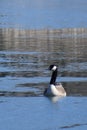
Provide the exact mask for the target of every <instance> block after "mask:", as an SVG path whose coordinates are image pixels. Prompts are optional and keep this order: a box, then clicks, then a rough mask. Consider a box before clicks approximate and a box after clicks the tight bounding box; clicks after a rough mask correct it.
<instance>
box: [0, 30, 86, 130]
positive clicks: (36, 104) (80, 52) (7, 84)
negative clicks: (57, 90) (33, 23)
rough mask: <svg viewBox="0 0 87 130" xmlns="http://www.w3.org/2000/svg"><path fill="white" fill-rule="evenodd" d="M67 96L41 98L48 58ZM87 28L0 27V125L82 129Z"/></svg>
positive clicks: (23, 128)
mask: <svg viewBox="0 0 87 130" xmlns="http://www.w3.org/2000/svg"><path fill="white" fill-rule="evenodd" d="M53 63H55V64H57V65H58V68H59V70H58V78H57V82H62V84H63V86H64V88H65V89H66V92H67V97H65V98H61V97H56V98H55V97H54V98H50V99H49V98H46V97H44V96H43V92H44V89H45V88H46V87H48V84H49V80H50V75H51V73H50V72H49V71H48V70H47V68H48V66H49V65H50V64H53ZM86 110H87V29H83V28H81V29H60V30H48V29H47V30H46V29H45V30H18V29H0V111H1V112H0V128H1V129H2V130H5V129H7V130H10V129H12V130H18V129H19V130H20V129H21V130H36V129H39V130H62V129H64V130H66V129H70V130H71V129H74V130H83V129H84V130H86V129H87V112H86Z"/></svg>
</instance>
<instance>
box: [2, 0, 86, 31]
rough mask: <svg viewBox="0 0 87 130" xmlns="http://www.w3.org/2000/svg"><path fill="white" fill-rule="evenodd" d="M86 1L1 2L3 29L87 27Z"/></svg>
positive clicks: (17, 0)
mask: <svg viewBox="0 0 87 130" xmlns="http://www.w3.org/2000/svg"><path fill="white" fill-rule="evenodd" d="M86 12H87V1H86V0H66V1H64V0H36V1H35V0H32V1H31V0H1V1H0V27H1V28H4V27H6V28H8V27H12V28H13V27H14V28H24V29H25V28H26V29H32V28H33V29H35V28H36V29H38V28H71V27H72V28H74V27H77V28H79V27H84V28H85V27H87V15H86Z"/></svg>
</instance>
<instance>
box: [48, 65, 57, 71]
mask: <svg viewBox="0 0 87 130" xmlns="http://www.w3.org/2000/svg"><path fill="white" fill-rule="evenodd" d="M49 70H52V71H55V70H57V66H56V65H50V66H49Z"/></svg>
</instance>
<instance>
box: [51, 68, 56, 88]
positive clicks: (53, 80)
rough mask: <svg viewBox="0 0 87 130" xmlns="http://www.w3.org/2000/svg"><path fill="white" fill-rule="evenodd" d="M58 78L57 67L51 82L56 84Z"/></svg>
mask: <svg viewBox="0 0 87 130" xmlns="http://www.w3.org/2000/svg"><path fill="white" fill-rule="evenodd" d="M56 78H57V69H56V70H55V71H53V73H52V76H51V80H50V84H54V85H55V82H56Z"/></svg>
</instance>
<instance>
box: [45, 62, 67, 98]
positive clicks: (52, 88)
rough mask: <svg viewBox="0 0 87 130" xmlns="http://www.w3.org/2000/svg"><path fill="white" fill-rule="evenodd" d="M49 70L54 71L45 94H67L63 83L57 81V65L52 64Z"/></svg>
mask: <svg viewBox="0 0 87 130" xmlns="http://www.w3.org/2000/svg"><path fill="white" fill-rule="evenodd" d="M49 70H51V71H52V76H51V80H50V84H49V87H48V88H47V89H46V90H45V91H44V95H45V96H66V91H65V89H64V88H63V86H62V84H61V83H58V84H57V83H56V78H57V70H58V68H57V66H56V65H50V66H49Z"/></svg>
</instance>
